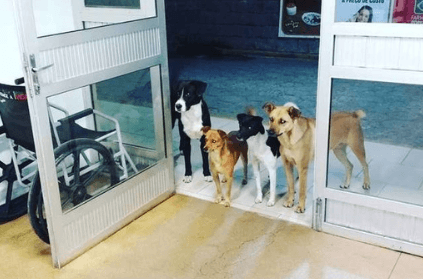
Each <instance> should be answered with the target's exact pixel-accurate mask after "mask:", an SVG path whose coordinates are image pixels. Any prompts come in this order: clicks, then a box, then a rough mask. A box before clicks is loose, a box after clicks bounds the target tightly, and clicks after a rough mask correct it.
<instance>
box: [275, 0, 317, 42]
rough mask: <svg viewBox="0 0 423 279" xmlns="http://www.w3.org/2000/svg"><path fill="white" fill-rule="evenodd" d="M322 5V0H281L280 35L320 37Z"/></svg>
mask: <svg viewBox="0 0 423 279" xmlns="http://www.w3.org/2000/svg"><path fill="white" fill-rule="evenodd" d="M321 7H322V2H321V0H302V1H296V0H281V5H280V13H279V37H297V38H316V37H318V36H319V35H320V10H321Z"/></svg>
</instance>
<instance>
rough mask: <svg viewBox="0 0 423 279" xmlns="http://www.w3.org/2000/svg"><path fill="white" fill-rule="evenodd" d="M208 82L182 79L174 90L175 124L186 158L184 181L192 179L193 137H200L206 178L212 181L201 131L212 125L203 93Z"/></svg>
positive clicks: (180, 146)
mask: <svg viewBox="0 0 423 279" xmlns="http://www.w3.org/2000/svg"><path fill="white" fill-rule="evenodd" d="M206 88H207V83H204V82H202V81H198V80H184V81H180V82H179V83H178V84H177V85H176V87H175V88H174V90H173V92H172V96H171V97H172V99H173V100H172V104H174V107H173V109H172V116H173V120H172V121H173V123H172V124H173V125H174V124H175V121H176V119H179V121H178V128H179V135H180V137H181V141H180V145H179V149H180V150H181V152H182V154H183V155H184V158H185V177H184V179H183V181H184V182H185V183H189V182H191V181H192V167H191V139H200V148H201V155H202V159H203V175H204V180H205V181H207V182H212V181H213V179H212V176H211V174H210V169H209V160H208V154H207V153H206V152H205V151H204V148H203V147H204V145H205V138H204V135H203V133H202V132H201V128H203V127H204V126H210V127H211V121H210V113H209V109H208V107H207V104H206V102H205V101H204V99H203V93H204V92H205V91H206Z"/></svg>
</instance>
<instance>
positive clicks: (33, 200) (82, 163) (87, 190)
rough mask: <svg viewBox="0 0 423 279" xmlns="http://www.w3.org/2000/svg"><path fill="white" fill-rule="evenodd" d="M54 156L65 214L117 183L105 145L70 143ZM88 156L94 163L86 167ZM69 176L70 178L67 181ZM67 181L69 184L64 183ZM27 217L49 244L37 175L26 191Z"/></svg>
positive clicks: (117, 177)
mask: <svg viewBox="0 0 423 279" xmlns="http://www.w3.org/2000/svg"><path fill="white" fill-rule="evenodd" d="M86 154H88V155H86ZM54 155H55V158H56V170H57V178H58V184H59V191H60V199H61V204H62V211H64V212H65V211H67V210H69V209H71V208H73V207H75V206H77V205H79V204H81V203H83V202H84V201H86V200H88V199H90V198H92V197H94V196H97V195H99V194H101V193H102V192H105V191H106V190H107V189H109V188H110V187H112V186H113V185H114V184H116V183H118V182H119V176H118V172H117V168H116V164H115V162H114V160H113V155H112V154H111V153H110V151H109V150H108V149H107V148H106V147H105V146H103V145H102V144H100V143H98V142H96V141H94V140H91V139H74V140H70V141H68V142H66V143H64V144H63V145H61V146H59V147H58V148H56V149H55V151H54ZM87 156H88V157H90V158H91V159H90V161H93V158H94V159H95V160H94V162H90V164H87V161H86V160H85V159H86V158H87ZM93 166H94V167H93ZM69 175H71V179H70V180H69ZM66 181H68V182H67V183H66ZM98 181H101V183H98ZM97 184H99V185H101V187H100V186H99V185H97ZM93 185H94V186H93ZM28 215H29V219H30V222H31V225H32V228H33V229H34V231H35V233H36V234H37V235H38V237H40V238H41V239H42V240H43V241H44V242H46V243H50V240H49V235H48V228H47V220H46V215H45V209H44V201H43V195H42V192H41V181H40V176H39V174H38V173H37V175H36V176H35V178H34V182H33V184H32V186H31V188H30V191H29V197H28Z"/></svg>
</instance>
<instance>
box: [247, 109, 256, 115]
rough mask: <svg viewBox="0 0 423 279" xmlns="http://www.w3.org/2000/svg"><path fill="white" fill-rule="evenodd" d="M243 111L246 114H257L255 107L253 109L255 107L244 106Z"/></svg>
mask: <svg viewBox="0 0 423 279" xmlns="http://www.w3.org/2000/svg"><path fill="white" fill-rule="evenodd" d="M245 112H246V113H247V114H248V115H253V116H257V111H256V109H255V108H253V107H246V108H245Z"/></svg>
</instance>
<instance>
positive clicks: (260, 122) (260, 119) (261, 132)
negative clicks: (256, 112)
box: [256, 116, 265, 134]
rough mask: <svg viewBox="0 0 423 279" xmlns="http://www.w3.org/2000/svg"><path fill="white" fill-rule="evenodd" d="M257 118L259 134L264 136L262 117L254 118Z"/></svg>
mask: <svg viewBox="0 0 423 279" xmlns="http://www.w3.org/2000/svg"><path fill="white" fill-rule="evenodd" d="M256 117H257V122H258V124H259V132H260V134H264V132H265V131H264V127H263V124H262V123H263V118H262V117H260V116H256Z"/></svg>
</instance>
